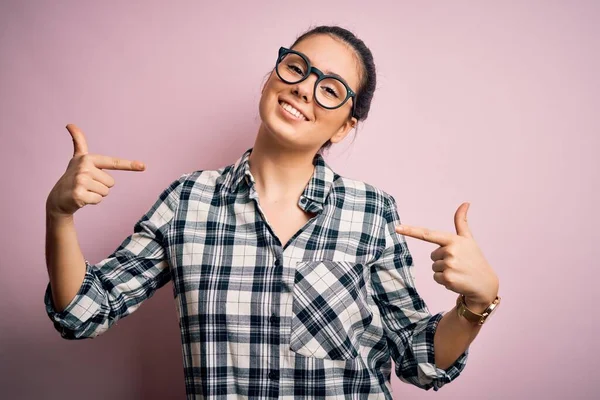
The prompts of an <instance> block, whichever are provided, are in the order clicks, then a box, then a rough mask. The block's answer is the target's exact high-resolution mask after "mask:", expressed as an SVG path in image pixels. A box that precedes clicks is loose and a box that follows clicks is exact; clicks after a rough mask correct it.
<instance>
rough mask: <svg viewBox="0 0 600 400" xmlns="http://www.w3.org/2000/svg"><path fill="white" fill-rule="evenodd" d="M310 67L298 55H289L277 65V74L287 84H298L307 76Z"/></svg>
mask: <svg viewBox="0 0 600 400" xmlns="http://www.w3.org/2000/svg"><path fill="white" fill-rule="evenodd" d="M307 70H308V65H306V61H304V59H303V58H302V57H300V56H299V55H298V54H294V53H287V54H286V55H284V56H283V59H281V60H280V61H279V63H278V64H277V72H278V73H279V76H280V77H281V79H283V80H284V81H286V82H287V83H296V82H298V81H300V80H302V78H304V75H305V74H306V71H307Z"/></svg>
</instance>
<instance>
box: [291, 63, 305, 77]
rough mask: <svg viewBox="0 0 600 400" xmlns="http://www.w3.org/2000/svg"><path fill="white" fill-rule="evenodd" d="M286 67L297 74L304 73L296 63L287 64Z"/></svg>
mask: <svg viewBox="0 0 600 400" xmlns="http://www.w3.org/2000/svg"><path fill="white" fill-rule="evenodd" d="M288 68H289V69H290V70H292V71H293V72H294V73H296V74H298V75H304V71H303V70H302V68H300V67H299V66H297V65H293V64H288Z"/></svg>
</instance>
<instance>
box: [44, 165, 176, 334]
mask: <svg viewBox="0 0 600 400" xmlns="http://www.w3.org/2000/svg"><path fill="white" fill-rule="evenodd" d="M186 176H187V174H184V175H181V177H180V178H179V179H177V180H175V181H173V182H171V184H170V185H169V186H168V187H167V188H166V189H164V190H163V192H162V193H161V194H160V196H159V197H158V199H157V200H156V201H155V202H154V204H153V205H152V207H151V208H150V210H148V211H147V212H146V213H145V214H144V215H143V216H142V217H141V218H140V219H139V220H138V221H137V222H136V224H135V225H134V228H133V233H132V234H131V235H129V236H128V237H127V238H125V239H124V240H123V242H122V243H121V244H120V245H119V246H118V247H117V249H116V250H115V251H114V252H113V253H112V254H110V255H109V256H108V257H107V258H105V259H104V260H102V261H100V262H99V263H97V264H95V265H92V264H90V263H89V262H88V260H85V268H86V271H85V276H84V279H83V282H82V284H81V287H80V288H79V291H78V292H77V294H76V295H75V297H74V298H73V299H72V300H71V302H70V303H69V304H68V305H67V307H66V308H65V309H64V310H62V311H60V312H59V311H56V310H55V308H54V305H53V302H52V288H51V286H50V282H48V285H47V287H46V291H45V293H44V304H45V306H46V313H47V315H48V317H49V318H50V320H52V322H53V323H54V328H55V329H56V330H57V331H58V332H60V334H61V336H62V337H63V338H65V339H71V340H72V339H85V338H94V337H96V336H98V335H100V334H102V333H104V332H105V331H106V330H108V328H110V327H111V326H112V325H113V324H114V323H115V322H116V321H117V320H118V319H120V318H123V317H125V316H127V315H129V314H131V313H132V312H134V311H135V310H136V309H137V308H138V307H139V306H140V305H141V304H142V302H144V301H145V300H146V299H148V298H150V297H151V296H152V295H153V294H154V293H155V291H156V290H157V289H159V288H161V287H162V286H164V285H165V284H166V283H167V282H169V281H170V280H171V271H170V268H169V263H168V261H167V259H166V254H165V253H166V251H165V234H166V232H167V230H168V229H169V227H170V225H171V222H172V221H173V219H174V215H175V212H176V209H177V206H178V204H179V198H180V194H181V187H182V183H183V182H184V180H185V178H186Z"/></svg>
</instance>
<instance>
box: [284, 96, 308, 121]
mask: <svg viewBox="0 0 600 400" xmlns="http://www.w3.org/2000/svg"><path fill="white" fill-rule="evenodd" d="M279 105H280V106H281V108H283V109H284V110H285V111H286V112H287V113H288V114H290V115H291V116H292V117H294V118H296V119H298V120H300V121H308V118H306V116H305V115H304V114H302V113H301V112H300V111H299V110H297V109H296V108H294V107H293V106H292V105H291V104H288V103H286V102H285V101H283V100H279Z"/></svg>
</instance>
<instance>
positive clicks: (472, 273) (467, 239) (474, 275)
mask: <svg viewBox="0 0 600 400" xmlns="http://www.w3.org/2000/svg"><path fill="white" fill-rule="evenodd" d="M469 205H470V204H469V203H463V204H461V205H460V207H458V210H456V213H455V214H454V225H455V226H456V234H453V233H447V232H439V231H433V230H431V229H427V228H421V227H416V226H409V225H405V224H401V225H398V226H396V232H398V233H400V234H402V235H405V236H410V237H414V238H416V239H421V240H425V241H427V242H430V243H435V244H438V245H439V246H440V247H438V248H437V249H435V250H434V251H433V252H432V253H431V259H432V260H433V261H434V263H433V265H432V269H433V271H434V273H433V279H434V280H435V281H436V282H437V283H439V284H440V285H444V286H445V287H446V289H448V290H452V291H453V292H456V293H460V294H464V295H465V301H466V304H467V307H469V309H471V310H473V311H475V312H481V311H483V310H485V308H486V307H487V306H489V305H490V304H491V303H492V302H493V301H494V300H495V299H496V296H497V295H498V287H499V280H498V276H497V275H496V273H495V272H494V270H493V269H492V267H491V266H490V264H489V263H488V262H487V260H486V259H485V257H484V255H483V253H482V252H481V250H480V249H479V246H478V245H477V243H476V242H475V239H473V235H472V234H471V230H470V229H469V226H468V225H467V210H468V209H469Z"/></svg>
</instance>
